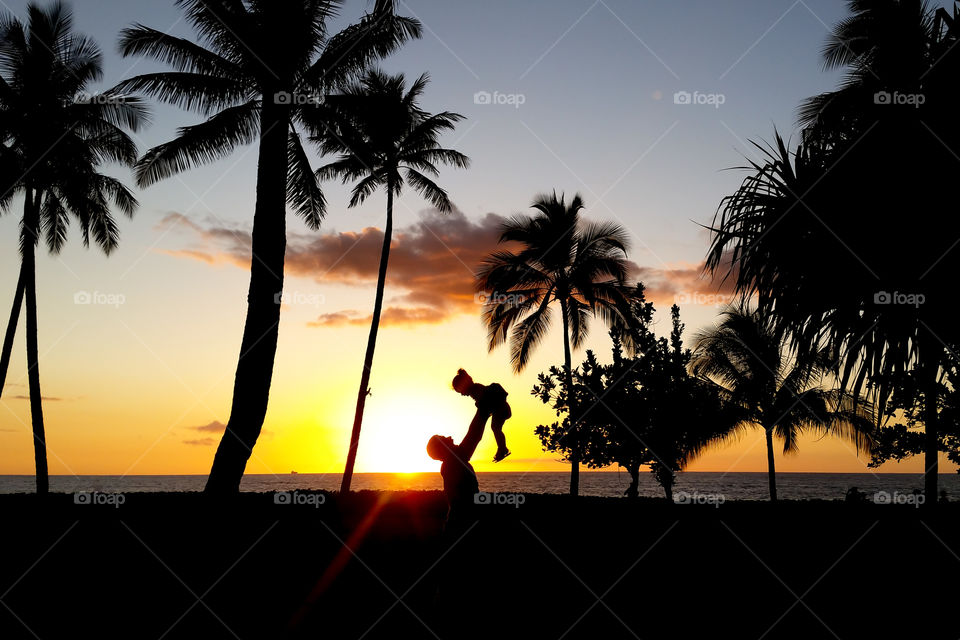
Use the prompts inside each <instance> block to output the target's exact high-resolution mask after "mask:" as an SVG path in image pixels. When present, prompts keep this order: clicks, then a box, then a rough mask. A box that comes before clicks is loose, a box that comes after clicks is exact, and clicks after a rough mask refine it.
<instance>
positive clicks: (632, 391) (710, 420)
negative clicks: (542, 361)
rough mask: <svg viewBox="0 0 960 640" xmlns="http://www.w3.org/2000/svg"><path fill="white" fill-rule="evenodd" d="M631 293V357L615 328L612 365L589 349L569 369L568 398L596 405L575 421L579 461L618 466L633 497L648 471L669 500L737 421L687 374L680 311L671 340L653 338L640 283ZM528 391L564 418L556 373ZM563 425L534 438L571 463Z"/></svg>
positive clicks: (674, 313) (675, 311)
mask: <svg viewBox="0 0 960 640" xmlns="http://www.w3.org/2000/svg"><path fill="white" fill-rule="evenodd" d="M635 295H636V302H635V303H634V305H633V314H634V317H633V323H632V329H631V333H632V341H633V344H634V353H633V355H632V357H625V355H624V349H623V342H622V340H621V331H620V330H619V329H617V328H615V329H613V330H611V332H610V335H611V339H612V342H613V347H612V363H611V364H609V365H601V364H599V363H598V362H597V359H596V357H595V356H594V354H593V352H592V351H588V352H587V360H586V361H585V362H584V363H583V364H582V366H581V367H580V368H578V369H575V370H574V376H573V379H574V387H573V389H574V393H575V394H576V395H577V396H579V397H580V400H581V402H588V401H590V400H593V402H594V404H592V405H591V407H590V409H589V410H588V411H585V412H584V413H583V414H582V416H581V438H580V441H579V443H578V444H579V445H580V447H581V451H582V458H581V461H582V462H583V463H584V464H586V465H587V466H588V467H590V468H603V467H606V466H609V465H611V464H618V465H620V466H622V467H624V468H625V469H626V470H627V472H628V473H629V474H630V479H631V482H630V486H629V487H628V489H627V491H626V495H627V496H631V497H635V496H637V495H638V493H639V482H640V469H641V467H643V466H649V468H650V472H651V473H652V474H653V476H654V478H656V480H657V482H658V483H659V484H660V486H662V487H663V490H664V494H665V496H666V498H667V499H668V500H670V501H672V500H673V484H674V481H675V478H676V473H677V472H679V471H681V470H682V469H683V468H685V467H686V465H687V464H688V463H689V462H691V461H692V460H693V459H695V458H696V457H697V456H699V455H700V454H701V453H703V452H704V451H705V450H706V449H707V448H709V447H710V446H712V445H715V444H717V443H719V442H721V441H722V440H724V439H725V438H726V437H727V436H728V435H729V434H730V433H731V431H732V429H733V427H735V426H736V425H737V421H736V420H732V421H731V420H728V419H727V413H726V412H725V409H724V406H723V405H722V403H721V401H720V396H719V394H718V392H717V389H716V388H715V386H713V385H710V384H707V383H705V382H704V381H703V380H700V379H697V378H695V377H693V376H691V375H690V374H689V373H688V371H687V366H686V365H687V362H688V361H689V359H690V351H689V349H684V348H683V341H682V338H681V334H682V332H683V324H682V323H681V322H680V314H679V308H678V307H676V306H674V307H673V308H672V309H671V319H672V330H671V335H670V338H669V339H668V338H665V337H663V338H657V337H656V336H655V335H654V334H653V331H652V330H651V323H652V320H653V312H654V308H653V305H652V303H649V302H646V301H645V299H644V294H643V287H642V285H641V286H639V287H638V290H637V293H636V294H635ZM533 393H534V395H536V396H538V397H539V398H540V399H541V401H543V402H544V403H547V404H552V405H553V406H554V408H555V409H556V410H557V412H558V415H564V414H565V413H566V411H567V397H568V395H569V392H568V389H567V386H566V377H565V376H564V375H563V369H562V368H558V367H553V368H551V370H550V371H549V372H548V373H546V374H541V375H540V376H539V378H538V384H537V385H536V386H535V387H534V391H533ZM598 399H601V401H598ZM567 423H568V420H567V419H566V418H565V419H564V421H563V423H553V424H551V425H539V426H538V427H536V433H537V435H538V436H539V437H540V440H541V443H542V444H543V446H544V448H545V449H546V450H548V451H553V452H557V453H561V454H562V455H563V456H564V457H565V458H567V459H569V457H570V456H571V453H572V451H571V446H572V444H573V443H572V442H571V439H570V438H569V437H568V435H567V430H566V428H565V427H566V426H567Z"/></svg>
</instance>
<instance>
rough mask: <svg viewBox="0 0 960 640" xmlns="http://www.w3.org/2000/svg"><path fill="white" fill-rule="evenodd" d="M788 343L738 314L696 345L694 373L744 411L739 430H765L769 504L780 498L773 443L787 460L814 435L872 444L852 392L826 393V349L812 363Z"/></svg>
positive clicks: (867, 417)
mask: <svg viewBox="0 0 960 640" xmlns="http://www.w3.org/2000/svg"><path fill="white" fill-rule="evenodd" d="M787 349H788V340H787V339H786V338H784V336H783V334H781V333H779V332H778V331H777V330H776V329H775V328H774V326H773V324H772V323H771V322H770V321H769V320H767V319H765V318H764V317H762V316H761V315H760V314H759V313H757V312H756V311H749V310H746V309H733V310H729V311H727V312H725V313H724V314H723V317H722V320H721V322H720V323H719V324H718V325H717V326H716V327H714V328H712V329H709V330H706V331H704V332H702V333H701V334H700V335H699V336H698V338H697V344H696V347H695V349H694V352H693V358H692V360H691V363H690V367H691V370H692V372H693V373H694V375H697V376H700V377H702V378H704V379H706V380H709V381H712V382H713V383H714V384H716V385H717V386H718V388H719V390H720V392H721V395H722V397H723V398H724V399H725V400H726V402H728V403H730V404H731V405H732V407H734V408H736V409H737V410H738V412H739V415H740V416H742V417H741V418H740V421H739V424H738V425H736V426H737V428H747V427H760V428H762V429H763V431H764V434H765V435H766V444H767V473H768V481H769V485H770V500H776V499H777V480H776V470H775V464H774V451H773V439H774V436H776V437H777V438H779V439H780V440H782V441H783V453H785V454H795V453H797V452H798V450H799V438H800V436H801V435H802V434H804V433H807V432H810V433H815V434H819V435H827V434H829V435H834V436H837V437H839V438H842V439H844V440H847V441H849V442H851V443H852V444H853V445H854V447H855V448H856V450H857V452H858V453H860V452H868V451H869V450H870V447H871V444H872V438H871V432H872V430H873V418H872V415H871V414H870V412H869V411H868V410H867V405H866V404H865V403H863V402H859V403H854V402H853V401H852V398H851V397H850V396H849V395H848V394H846V393H845V392H842V391H838V390H833V389H830V390H828V389H824V388H823V387H822V386H821V383H822V382H823V380H824V378H825V377H826V376H828V375H829V373H830V372H831V368H832V367H831V362H830V358H829V355H828V352H827V350H826V349H823V350H820V351H818V352H817V353H815V354H813V356H812V357H810V358H809V359H808V360H802V359H797V358H795V357H790V356H789V354H788V351H787Z"/></svg>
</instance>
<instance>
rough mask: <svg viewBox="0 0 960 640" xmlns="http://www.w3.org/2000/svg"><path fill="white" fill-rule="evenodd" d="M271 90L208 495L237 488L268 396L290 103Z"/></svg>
mask: <svg viewBox="0 0 960 640" xmlns="http://www.w3.org/2000/svg"><path fill="white" fill-rule="evenodd" d="M281 89H282V87H281V88H278V89H277V91H279V90H281ZM275 93H276V92H275V91H273V90H270V91H266V90H265V91H264V93H263V95H264V99H263V106H262V107H261V111H260V131H261V134H260V149H259V158H258V165H257V202H256V205H255V208H254V215H253V232H252V234H251V241H252V242H251V245H252V247H251V248H252V255H251V260H250V289H249V292H248V294H247V317H246V322H245V324H244V327H243V338H242V340H241V342H240V357H239V361H238V362H237V372H236V377H235V379H234V385H233V403H232V405H231V407H230V419H229V421H228V422H227V427H226V430H225V432H224V434H223V437H222V438H221V439H220V446H219V447H217V453H216V456H214V459H213V465H212V467H211V468H210V476H209V477H208V478H207V486H206V489H205V491H206V492H207V493H210V494H232V493H236V492H238V491H239V490H240V481H241V479H242V478H243V472H244V469H245V468H246V466H247V460H248V459H249V458H250V454H251V453H252V451H253V447H254V445H255V444H256V443H257V438H259V437H260V430H261V429H262V428H263V420H264V418H265V417H266V414H267V404H268V401H269V398H270V383H271V381H272V379H273V362H274V359H275V357H276V353H277V337H278V335H279V328H280V297H281V296H282V294H283V261H284V254H285V252H286V248H287V238H286V219H285V218H286V199H287V191H286V176H287V135H288V131H287V129H288V122H289V107H288V106H286V105H280V104H276V102H275V100H273V99H272V96H273V95H274V94H275Z"/></svg>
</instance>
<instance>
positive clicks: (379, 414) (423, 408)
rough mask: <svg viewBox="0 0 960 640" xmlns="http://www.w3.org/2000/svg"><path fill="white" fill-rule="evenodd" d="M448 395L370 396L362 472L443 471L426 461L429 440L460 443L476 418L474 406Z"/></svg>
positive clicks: (360, 455)
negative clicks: (435, 437) (437, 436)
mask: <svg viewBox="0 0 960 640" xmlns="http://www.w3.org/2000/svg"><path fill="white" fill-rule="evenodd" d="M444 395H446V396H448V397H444V396H438V395H437V394H430V393H427V392H422V391H414V392H412V393H401V392H392V393H390V394H387V395H384V396H382V397H380V398H376V399H375V398H373V397H371V398H370V399H369V400H368V401H367V406H366V411H365V412H364V418H363V430H362V431H361V434H360V449H359V451H358V452H357V471H359V472H366V473H378V472H379V473H388V472H389V473H416V472H421V471H439V469H440V464H439V463H438V462H437V461H436V460H432V459H430V457H429V456H427V452H426V446H427V440H429V439H430V436H432V435H434V434H441V435H450V436H453V437H454V438H455V439H459V437H461V436H462V434H464V433H466V430H467V426H468V424H469V422H470V419H471V418H472V417H473V406H472V403H466V404H465V403H464V402H462V401H463V400H464V399H463V398H461V397H460V396H457V395H456V394H454V393H451V392H447V393H446V394H444ZM458 400H460V401H461V402H458Z"/></svg>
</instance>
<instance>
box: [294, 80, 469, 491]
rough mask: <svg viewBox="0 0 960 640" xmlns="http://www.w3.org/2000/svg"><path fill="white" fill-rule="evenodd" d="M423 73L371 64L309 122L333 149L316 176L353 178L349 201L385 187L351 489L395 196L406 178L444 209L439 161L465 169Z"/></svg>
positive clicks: (448, 116)
mask: <svg viewBox="0 0 960 640" xmlns="http://www.w3.org/2000/svg"><path fill="white" fill-rule="evenodd" d="M427 80H428V79H427V76H426V75H422V76H420V77H419V78H418V79H417V80H416V81H415V82H414V83H413V84H412V85H410V88H409V89H406V88H405V87H406V81H405V79H404V77H403V75H402V74H401V75H395V76H391V75H387V74H385V73H383V72H382V71H379V70H372V71H369V72H368V73H367V74H366V75H364V76H363V77H362V78H361V79H360V80H359V81H358V82H355V83H353V84H351V85H349V86H347V87H346V88H345V89H344V91H343V92H342V93H340V94H338V95H335V96H330V97H328V99H327V104H328V107H329V109H328V110H326V111H325V112H319V113H318V115H320V116H321V118H320V119H318V120H317V121H316V122H314V130H315V132H314V135H313V137H312V140H313V141H314V142H316V143H317V145H318V146H319V148H320V151H321V152H322V153H324V154H338V158H337V159H336V160H334V161H333V162H331V163H329V164H327V165H325V166H323V167H321V168H320V169H319V170H317V176H318V177H320V178H321V179H340V180H341V181H342V182H343V184H347V183H348V182H353V181H356V184H355V185H354V187H353V194H352V197H351V198H350V207H355V206H357V205H359V204H361V203H362V202H364V201H365V200H366V199H367V198H368V197H369V196H370V195H372V194H373V193H375V192H376V191H377V190H378V189H383V190H384V191H385V192H386V195H387V220H386V224H385V225H384V228H383V248H382V250H381V253H380V268H379V272H378V274H377V293H376V298H375V300H374V304H373V319H372V320H371V321H370V335H369V336H368V338H367V350H366V353H365V354H364V358H363V371H362V372H361V374H360V390H359V392H358V393H357V407H356V412H355V414H354V419H353V430H352V431H351V435H350V449H349V451H348V453H347V463H346V467H345V469H344V473H343V478H342V480H341V484H340V490H341V491H342V492H347V491H349V490H350V483H351V480H352V478H353V468H354V465H355V463H356V459H357V447H358V446H359V444H360V428H361V425H362V422H363V410H364V405H365V403H366V397H367V395H368V393H369V385H370V373H371V369H372V367H373V353H374V350H375V348H376V345H377V331H378V329H379V326H380V313H381V311H382V309H383V291H384V286H385V285H386V278H387V264H388V262H389V259H390V242H391V239H392V234H393V200H394V198H395V197H399V196H400V193H401V191H402V190H403V187H404V186H406V185H409V186H410V187H412V188H413V189H414V190H416V191H417V192H419V193H420V194H421V195H423V196H424V197H425V198H426V199H427V200H429V201H430V203H431V204H433V206H435V207H436V208H437V209H439V210H440V211H443V212H446V211H449V210H450V208H451V203H450V198H449V197H448V195H447V192H446V191H444V190H443V189H441V188H440V187H439V186H438V185H437V184H436V183H435V182H434V181H433V178H435V177H437V176H438V175H439V170H438V169H437V165H438V164H447V165H452V166H454V167H459V168H461V169H465V168H467V167H468V166H469V164H470V161H469V159H468V158H467V157H466V156H465V155H463V154H462V153H460V152H458V151H454V150H452V149H444V148H443V147H441V146H440V135H441V134H442V133H443V132H445V131H449V130H452V129H453V128H454V126H455V124H456V123H457V122H459V121H460V120H461V119H463V116H461V115H460V114H458V113H451V112H448V111H444V112H442V113H436V114H429V113H426V112H425V111H423V110H422V109H421V108H420V105H419V104H418V100H419V98H420V96H421V95H422V94H423V90H424V88H425V87H426V85H427Z"/></svg>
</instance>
